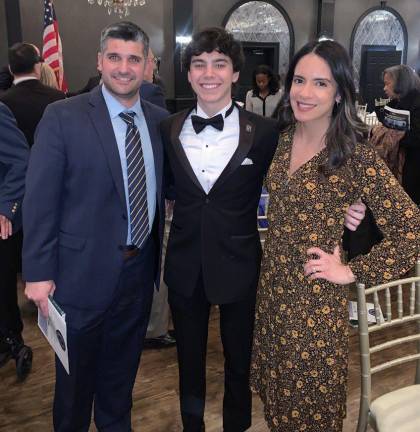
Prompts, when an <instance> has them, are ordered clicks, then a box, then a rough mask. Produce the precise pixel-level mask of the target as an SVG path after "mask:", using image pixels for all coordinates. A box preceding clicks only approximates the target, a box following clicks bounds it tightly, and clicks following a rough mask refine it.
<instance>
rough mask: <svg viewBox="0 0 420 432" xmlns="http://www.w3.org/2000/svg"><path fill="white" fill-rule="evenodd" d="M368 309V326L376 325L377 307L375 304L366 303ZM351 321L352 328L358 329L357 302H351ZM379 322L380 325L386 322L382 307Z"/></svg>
mask: <svg viewBox="0 0 420 432" xmlns="http://www.w3.org/2000/svg"><path fill="white" fill-rule="evenodd" d="M366 308H367V319H368V324H376V315H375V305H374V304H373V303H366ZM349 320H350V325H351V326H352V327H357V325H358V322H359V318H358V316H357V302H356V301H349ZM379 321H380V323H383V322H384V321H385V320H384V316H383V314H382V310H381V307H380V306H379Z"/></svg>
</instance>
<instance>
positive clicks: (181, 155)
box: [171, 110, 204, 192]
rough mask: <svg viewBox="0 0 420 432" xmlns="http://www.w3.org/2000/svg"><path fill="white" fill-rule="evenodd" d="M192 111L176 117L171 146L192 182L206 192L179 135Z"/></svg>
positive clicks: (173, 123) (172, 127) (173, 124)
mask: <svg viewBox="0 0 420 432" xmlns="http://www.w3.org/2000/svg"><path fill="white" fill-rule="evenodd" d="M190 112H191V110H186V111H183V112H181V113H179V114H178V115H176V116H175V117H174V119H173V121H172V126H171V144H172V146H173V148H174V151H175V153H176V155H177V157H178V159H179V161H180V162H181V165H182V166H183V167H184V169H185V171H186V172H187V174H188V176H189V177H190V178H191V180H192V182H193V183H194V184H195V185H196V186H197V187H198V188H199V189H200V190H202V191H203V192H204V189H203V187H202V186H201V184H200V182H199V181H198V179H197V177H196V175H195V174H194V170H193V169H192V167H191V164H190V161H189V160H188V158H187V155H186V154H185V151H184V149H183V147H182V144H181V140H180V139H179V135H180V134H181V130H182V126H183V125H184V122H185V120H186V119H187V117H188V115H189V114H190Z"/></svg>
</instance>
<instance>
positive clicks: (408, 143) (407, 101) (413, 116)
mask: <svg viewBox="0 0 420 432" xmlns="http://www.w3.org/2000/svg"><path fill="white" fill-rule="evenodd" d="M383 80H384V91H385V93H386V94H387V96H388V97H389V98H391V101H390V102H389V103H388V106H389V107H391V108H395V109H402V110H407V111H409V112H410V129H409V130H408V131H406V132H405V134H404V136H403V137H402V138H401V139H400V141H399V145H400V148H401V149H403V150H404V152H405V161H404V164H403V167H402V186H403V188H404V189H405V191H406V192H407V193H408V195H409V196H410V198H411V199H412V200H413V201H414V202H415V203H416V204H417V205H418V206H420V78H419V77H418V75H417V74H416V73H415V71H414V70H413V69H411V68H410V67H409V66H407V65H398V66H391V67H389V68H387V69H385V71H384V75H383ZM381 114H382V112H380V113H379V116H378V118H379V120H380V121H381V122H382V120H383V119H382V116H381Z"/></svg>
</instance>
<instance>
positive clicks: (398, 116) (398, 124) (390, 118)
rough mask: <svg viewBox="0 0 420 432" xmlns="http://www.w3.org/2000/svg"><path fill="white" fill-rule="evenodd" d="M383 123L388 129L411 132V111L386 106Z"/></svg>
mask: <svg viewBox="0 0 420 432" xmlns="http://www.w3.org/2000/svg"><path fill="white" fill-rule="evenodd" d="M382 123H383V125H384V126H386V127H387V128H390V129H397V130H400V131H404V132H406V131H408V130H410V111H407V110H401V109H395V108H391V107H389V106H384V107H383V120H382Z"/></svg>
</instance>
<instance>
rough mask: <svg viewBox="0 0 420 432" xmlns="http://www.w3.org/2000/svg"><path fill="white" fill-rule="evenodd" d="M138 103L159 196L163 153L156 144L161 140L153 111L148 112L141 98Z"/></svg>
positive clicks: (148, 109)
mask: <svg viewBox="0 0 420 432" xmlns="http://www.w3.org/2000/svg"><path fill="white" fill-rule="evenodd" d="M140 103H141V108H142V110H143V114H144V118H145V120H146V125H147V129H148V131H149V136H150V143H151V145H152V151H153V160H154V163H155V177H156V190H157V194H158V196H159V197H160V196H161V191H162V175H161V173H162V171H163V155H162V151H161V145H157V143H160V140H161V138H160V133H159V131H158V127H157V126H158V125H157V123H156V119H155V118H154V117H153V113H151V112H150V108H149V106H148V105H147V104H145V103H144V102H143V100H142V99H141V98H140ZM158 202H159V203H160V200H158Z"/></svg>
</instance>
